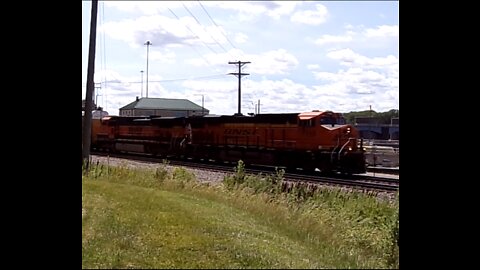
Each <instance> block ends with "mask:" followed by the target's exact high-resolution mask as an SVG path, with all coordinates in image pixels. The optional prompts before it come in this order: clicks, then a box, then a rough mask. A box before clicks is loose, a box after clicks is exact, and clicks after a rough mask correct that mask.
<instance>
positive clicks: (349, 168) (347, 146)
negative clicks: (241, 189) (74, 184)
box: [92, 111, 366, 173]
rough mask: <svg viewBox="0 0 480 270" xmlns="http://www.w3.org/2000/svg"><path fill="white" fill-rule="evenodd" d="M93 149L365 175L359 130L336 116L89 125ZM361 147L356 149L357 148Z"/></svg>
mask: <svg viewBox="0 0 480 270" xmlns="http://www.w3.org/2000/svg"><path fill="white" fill-rule="evenodd" d="M92 122H93V125H92V149H94V150H107V151H112V152H117V151H121V152H136V153H149V154H152V155H157V156H163V157H183V158H192V159H204V160H207V159H208V160H215V161H231V162H236V161H238V160H240V159H241V160H242V161H244V162H245V164H260V165H273V166H278V167H286V168H292V169H293V168H302V169H304V170H315V169H319V170H320V171H322V172H341V173H364V172H365V171H366V163H365V155H364V151H363V147H362V143H361V141H358V140H359V139H358V138H359V136H358V131H357V130H356V129H355V128H354V127H353V126H351V125H347V124H345V119H344V118H343V116H342V115H341V114H339V113H334V112H331V111H323V112H321V111H313V112H306V113H283V114H258V115H255V116H226V115H222V116H211V115H207V116H198V117H158V116H155V117H121V116H107V117H103V118H101V119H93V120H92ZM359 144H360V145H359Z"/></svg>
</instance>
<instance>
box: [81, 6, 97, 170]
mask: <svg viewBox="0 0 480 270" xmlns="http://www.w3.org/2000/svg"><path fill="white" fill-rule="evenodd" d="M97 9H98V0H92V13H91V18H90V44H89V48H88V69H87V91H86V97H85V115H84V122H83V138H82V165H84V164H85V166H86V169H88V167H89V165H90V164H89V162H90V143H91V135H92V105H93V104H92V103H93V92H94V82H93V74H94V73H95V42H96V37H97Z"/></svg>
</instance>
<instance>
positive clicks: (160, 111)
mask: <svg viewBox="0 0 480 270" xmlns="http://www.w3.org/2000/svg"><path fill="white" fill-rule="evenodd" d="M119 111H120V112H119V115H120V116H153V115H156V116H163V117H188V116H194V115H197V116H201V115H207V114H209V112H210V111H209V110H207V109H205V108H204V107H202V106H199V105H197V104H195V103H193V102H191V101H190V100H187V99H173V98H138V97H137V98H136V100H135V101H134V102H132V103H130V104H128V105H126V106H124V107H122V108H120V109H119Z"/></svg>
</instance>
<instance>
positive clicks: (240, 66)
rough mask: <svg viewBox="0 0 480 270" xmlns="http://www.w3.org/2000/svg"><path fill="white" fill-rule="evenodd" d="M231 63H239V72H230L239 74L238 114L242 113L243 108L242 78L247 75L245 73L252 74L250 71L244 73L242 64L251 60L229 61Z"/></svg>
mask: <svg viewBox="0 0 480 270" xmlns="http://www.w3.org/2000/svg"><path fill="white" fill-rule="evenodd" d="M228 63H229V64H235V65H238V73H233V72H231V73H228V74H230V75H237V76H238V115H242V110H241V100H242V97H241V96H242V95H241V92H242V84H241V80H242V76H245V75H250V73H242V71H241V69H242V66H243V65H245V64H250V63H251V62H241V61H237V62H228Z"/></svg>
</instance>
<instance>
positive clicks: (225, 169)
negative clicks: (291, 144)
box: [92, 152, 399, 193]
mask: <svg viewBox="0 0 480 270" xmlns="http://www.w3.org/2000/svg"><path fill="white" fill-rule="evenodd" d="M92 154H94V155H98V156H110V157H114V158H121V159H129V160H135V161H143V162H150V163H161V162H162V161H163V159H161V158H158V157H153V156H150V155H143V154H133V153H130V154H125V153H122V154H118V153H115V154H112V153H103V152H92ZM168 164H169V165H172V166H183V167H188V168H194V169H199V170H205V171H212V172H221V173H228V174H232V173H234V171H233V168H234V167H235V166H236V164H233V163H215V164H212V163H208V162H207V161H204V162H199V161H193V160H178V159H168ZM245 172H246V173H247V174H253V175H259V174H262V175H268V174H272V173H274V172H275V168H274V167H264V166H261V167H260V166H246V167H245ZM284 178H285V181H286V182H291V183H304V184H307V185H333V186H339V187H346V188H353V189H360V190H364V191H374V192H389V193H393V192H397V191H398V188H399V179H398V178H387V177H373V176H367V175H349V176H348V175H341V174H333V175H328V176H325V175H322V174H321V173H320V172H302V171H300V172H295V173H293V172H286V173H285V174H284Z"/></svg>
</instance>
